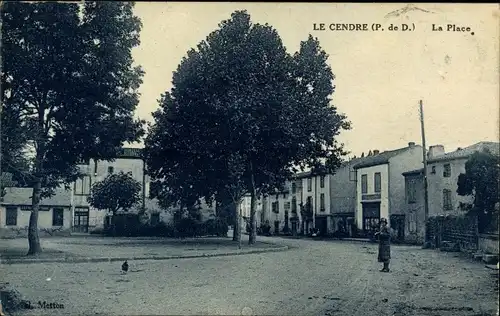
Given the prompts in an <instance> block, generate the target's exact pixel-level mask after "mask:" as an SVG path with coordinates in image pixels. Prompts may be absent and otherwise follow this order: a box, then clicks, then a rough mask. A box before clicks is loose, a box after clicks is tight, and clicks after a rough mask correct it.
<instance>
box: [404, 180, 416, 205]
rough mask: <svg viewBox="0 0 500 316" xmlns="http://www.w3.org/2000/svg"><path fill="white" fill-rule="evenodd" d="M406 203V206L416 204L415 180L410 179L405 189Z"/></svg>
mask: <svg viewBox="0 0 500 316" xmlns="http://www.w3.org/2000/svg"><path fill="white" fill-rule="evenodd" d="M406 202H407V203H408V204H411V203H415V202H417V183H416V181H415V179H411V180H410V181H408V183H407V187H406Z"/></svg>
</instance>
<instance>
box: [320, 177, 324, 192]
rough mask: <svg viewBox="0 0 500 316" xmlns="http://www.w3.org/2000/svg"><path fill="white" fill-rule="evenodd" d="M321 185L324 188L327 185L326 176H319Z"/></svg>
mask: <svg viewBox="0 0 500 316" xmlns="http://www.w3.org/2000/svg"><path fill="white" fill-rule="evenodd" d="M319 187H320V188H322V189H323V188H324V187H325V176H321V177H319Z"/></svg>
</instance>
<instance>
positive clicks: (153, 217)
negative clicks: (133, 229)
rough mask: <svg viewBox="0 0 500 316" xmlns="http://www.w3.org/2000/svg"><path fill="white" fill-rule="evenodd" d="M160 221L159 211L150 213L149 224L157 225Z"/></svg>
mask: <svg viewBox="0 0 500 316" xmlns="http://www.w3.org/2000/svg"><path fill="white" fill-rule="evenodd" d="M159 222H160V213H153V214H151V225H157V224H158V223H159Z"/></svg>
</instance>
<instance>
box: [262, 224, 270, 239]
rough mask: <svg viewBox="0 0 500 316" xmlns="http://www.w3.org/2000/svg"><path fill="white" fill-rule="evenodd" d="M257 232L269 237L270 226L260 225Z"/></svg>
mask: <svg viewBox="0 0 500 316" xmlns="http://www.w3.org/2000/svg"><path fill="white" fill-rule="evenodd" d="M259 232H260V233H261V234H262V235H264V236H271V225H270V224H269V223H268V222H266V223H263V224H260V227H259Z"/></svg>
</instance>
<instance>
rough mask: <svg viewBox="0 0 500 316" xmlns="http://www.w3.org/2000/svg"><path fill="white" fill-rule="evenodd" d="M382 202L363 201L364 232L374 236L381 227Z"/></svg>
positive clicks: (366, 234)
mask: <svg viewBox="0 0 500 316" xmlns="http://www.w3.org/2000/svg"><path fill="white" fill-rule="evenodd" d="M379 222H380V202H371V203H363V233H364V235H365V236H372V235H373V234H375V231H376V230H377V229H378V227H379Z"/></svg>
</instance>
